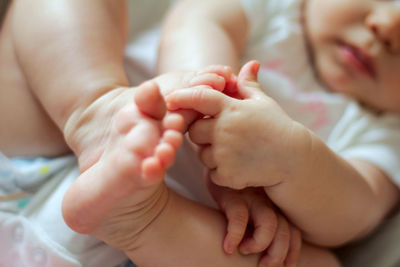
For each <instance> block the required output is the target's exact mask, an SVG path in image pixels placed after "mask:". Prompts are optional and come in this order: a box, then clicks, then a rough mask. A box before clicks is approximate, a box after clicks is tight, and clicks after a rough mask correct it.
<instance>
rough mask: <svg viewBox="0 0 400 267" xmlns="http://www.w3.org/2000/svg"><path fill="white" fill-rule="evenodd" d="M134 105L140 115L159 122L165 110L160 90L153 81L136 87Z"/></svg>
mask: <svg viewBox="0 0 400 267" xmlns="http://www.w3.org/2000/svg"><path fill="white" fill-rule="evenodd" d="M135 103H136V105H137V107H138V109H139V110H140V111H141V112H142V113H144V114H146V115H147V116H150V117H152V118H154V119H157V120H161V119H162V118H163V117H164V116H165V112H166V110H167V109H166V105H165V101H164V98H163V96H162V95H161V92H160V89H159V87H158V85H157V84H156V83H155V82H153V81H147V82H144V83H143V84H141V85H139V86H138V88H137V89H136V91H135Z"/></svg>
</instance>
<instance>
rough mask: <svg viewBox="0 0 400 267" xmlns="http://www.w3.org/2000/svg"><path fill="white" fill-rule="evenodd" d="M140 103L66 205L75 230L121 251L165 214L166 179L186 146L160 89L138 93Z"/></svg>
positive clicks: (123, 115) (117, 122) (121, 117)
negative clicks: (130, 238) (129, 238)
mask: <svg viewBox="0 0 400 267" xmlns="http://www.w3.org/2000/svg"><path fill="white" fill-rule="evenodd" d="M135 102H136V105H135V103H131V104H128V105H126V106H125V107H124V108H122V109H121V110H120V111H119V112H118V113H117V114H116V115H115V117H114V119H113V121H112V125H111V127H112V129H111V133H110V135H109V138H108V140H107V143H106V146H105V149H104V152H103V154H102V155H101V157H100V159H99V160H98V161H97V162H96V163H95V164H94V165H92V166H91V167H90V168H89V169H87V170H85V171H84V172H83V173H82V174H81V175H80V176H79V177H78V179H77V180H76V181H75V182H74V184H73V185H72V186H71V187H70V188H69V190H68V191H67V193H66V195H65V197H64V200H63V215H64V219H65V221H66V223H67V224H68V225H69V226H70V227H71V228H72V229H73V230H75V231H77V232H81V233H87V234H91V235H94V236H97V237H99V238H101V239H103V240H104V241H106V242H109V243H110V245H113V246H116V247H123V246H124V244H121V242H123V241H122V240H123V239H124V238H126V237H127V235H128V234H129V236H130V237H132V236H134V235H135V233H138V232H140V231H141V230H142V229H143V228H145V227H146V225H148V224H149V223H150V222H151V221H152V220H153V219H154V218H155V217H156V216H157V214H158V213H159V212H161V210H162V209H163V207H164V205H165V203H166V200H167V191H166V188H165V185H164V183H163V177H164V174H165V170H166V169H167V168H168V167H169V166H170V165H172V163H173V161H174V157H175V152H176V150H177V149H178V147H179V146H180V143H181V140H182V134H181V133H180V130H181V129H180V128H181V127H182V124H183V122H182V120H181V119H180V118H179V117H176V116H174V115H165V103H164V101H163V98H162V96H161V94H160V92H159V89H158V87H157V85H156V84H155V83H153V82H147V83H145V84H143V85H141V86H140V87H139V88H137V89H136V92H135ZM135 219H136V220H135ZM128 222H129V225H127V224H128ZM124 225H126V227H128V228H127V231H129V232H124Z"/></svg>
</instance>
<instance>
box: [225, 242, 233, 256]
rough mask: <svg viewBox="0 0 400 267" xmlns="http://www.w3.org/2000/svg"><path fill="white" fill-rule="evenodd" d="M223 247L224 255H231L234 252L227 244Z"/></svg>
mask: <svg viewBox="0 0 400 267" xmlns="http://www.w3.org/2000/svg"><path fill="white" fill-rule="evenodd" d="M224 247H225V252H226V253H228V254H233V252H234V251H233V247H232V245H230V244H229V243H225V245H224Z"/></svg>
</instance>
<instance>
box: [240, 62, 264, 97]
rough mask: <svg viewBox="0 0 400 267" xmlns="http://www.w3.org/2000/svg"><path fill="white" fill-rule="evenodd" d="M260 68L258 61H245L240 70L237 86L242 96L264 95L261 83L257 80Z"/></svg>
mask: <svg viewBox="0 0 400 267" xmlns="http://www.w3.org/2000/svg"><path fill="white" fill-rule="evenodd" d="M259 68H260V63H258V62H257V61H255V60H253V61H250V62H247V63H246V64H245V65H244V66H243V67H242V69H241V70H240V73H239V76H238V81H237V87H238V90H239V92H240V94H241V95H242V96H243V97H244V98H251V97H257V96H258V95H260V94H261V95H264V93H263V91H262V89H261V85H260V84H259V83H258V80H257V73H258V70H259Z"/></svg>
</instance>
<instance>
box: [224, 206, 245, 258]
mask: <svg viewBox="0 0 400 267" xmlns="http://www.w3.org/2000/svg"><path fill="white" fill-rule="evenodd" d="M224 205H225V206H223V207H221V208H222V209H223V210H224V211H225V215H226V217H227V219H228V229H227V234H226V237H225V240H224V250H225V252H226V253H228V254H232V253H234V252H235V250H236V248H237V246H238V245H239V244H240V242H241V241H242V239H243V237H244V234H245V233H246V228H247V223H248V221H249V212H248V207H247V205H246V203H245V202H241V201H235V200H234V199H233V200H232V201H225V204H224Z"/></svg>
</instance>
